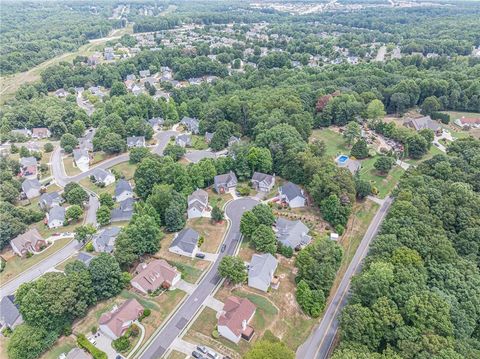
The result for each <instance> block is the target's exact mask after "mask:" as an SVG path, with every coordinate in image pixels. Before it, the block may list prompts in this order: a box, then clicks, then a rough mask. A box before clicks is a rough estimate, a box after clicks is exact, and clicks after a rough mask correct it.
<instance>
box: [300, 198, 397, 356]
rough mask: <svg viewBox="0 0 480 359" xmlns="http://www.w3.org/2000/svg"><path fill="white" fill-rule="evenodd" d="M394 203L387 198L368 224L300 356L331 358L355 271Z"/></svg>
mask: <svg viewBox="0 0 480 359" xmlns="http://www.w3.org/2000/svg"><path fill="white" fill-rule="evenodd" d="M392 202H393V198H392V197H387V198H386V199H385V201H384V202H383V204H382V205H381V206H380V208H379V209H378V211H377V213H376V214H375V216H374V217H373V220H372V222H371V223H370V225H369V226H368V229H367V232H366V233H365V235H364V236H363V239H362V241H361V242H360V245H359V246H358V248H357V251H356V252H355V255H354V256H353V259H352V261H351V262H350V264H349V266H348V268H347V271H346V272H345V274H344V276H343V278H342V280H341V282H340V285H339V286H338V288H337V291H336V292H335V294H334V296H333V299H332V300H331V302H330V303H329V304H328V307H327V308H326V309H325V312H324V314H323V317H322V321H321V322H320V325H318V327H316V328H315V329H314V331H313V333H312V334H311V335H310V337H308V339H307V341H306V342H305V343H303V344H302V345H301V346H300V347H299V348H298V350H297V354H296V358H297V359H304V358H309V359H310V358H311V359H313V358H316V359H327V358H328V357H329V355H330V352H331V350H332V349H333V344H334V342H335V336H336V334H337V331H338V326H339V315H340V313H341V311H342V309H343V308H344V307H345V305H346V304H347V301H348V293H349V290H350V281H351V279H352V277H353V276H354V275H355V274H358V273H359V272H360V270H361V268H362V263H363V259H364V258H365V257H366V255H367V253H368V248H369V246H370V243H371V242H372V240H373V238H374V237H375V235H376V234H377V232H378V230H379V228H380V225H381V223H382V221H383V219H384V218H385V215H386V214H387V212H388V209H389V208H390V206H391V205H392Z"/></svg>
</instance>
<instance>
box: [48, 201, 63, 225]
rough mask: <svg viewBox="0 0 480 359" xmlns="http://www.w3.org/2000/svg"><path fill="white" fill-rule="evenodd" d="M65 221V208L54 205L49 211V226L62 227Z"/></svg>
mask: <svg viewBox="0 0 480 359" xmlns="http://www.w3.org/2000/svg"><path fill="white" fill-rule="evenodd" d="M64 222H65V208H64V207H62V206H53V207H52V208H51V209H50V211H48V213H47V223H48V228H50V229H52V228H58V227H62V226H63V223H64Z"/></svg>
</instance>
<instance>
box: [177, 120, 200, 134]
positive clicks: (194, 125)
mask: <svg viewBox="0 0 480 359" xmlns="http://www.w3.org/2000/svg"><path fill="white" fill-rule="evenodd" d="M180 123H181V124H182V125H184V126H185V127H186V128H187V129H188V131H190V132H192V133H193V134H197V133H198V127H199V121H198V119H197V118H192V117H184V118H182V121H180Z"/></svg>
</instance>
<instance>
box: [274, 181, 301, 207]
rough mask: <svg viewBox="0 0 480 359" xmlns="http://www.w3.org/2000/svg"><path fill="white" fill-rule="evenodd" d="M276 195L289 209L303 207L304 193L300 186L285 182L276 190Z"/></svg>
mask: <svg viewBox="0 0 480 359" xmlns="http://www.w3.org/2000/svg"><path fill="white" fill-rule="evenodd" d="M278 195H279V198H280V200H281V201H282V202H285V203H287V204H288V205H289V206H290V208H300V207H305V201H306V197H305V193H304V192H303V189H302V188H300V186H298V185H296V184H294V183H292V182H287V183H285V184H284V185H283V186H281V187H280V188H279V189H278Z"/></svg>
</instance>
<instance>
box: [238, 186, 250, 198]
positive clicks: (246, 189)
mask: <svg viewBox="0 0 480 359" xmlns="http://www.w3.org/2000/svg"><path fill="white" fill-rule="evenodd" d="M237 192H238V193H239V194H240V196H248V195H249V194H250V187H248V186H246V185H242V186H238V187H237Z"/></svg>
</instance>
